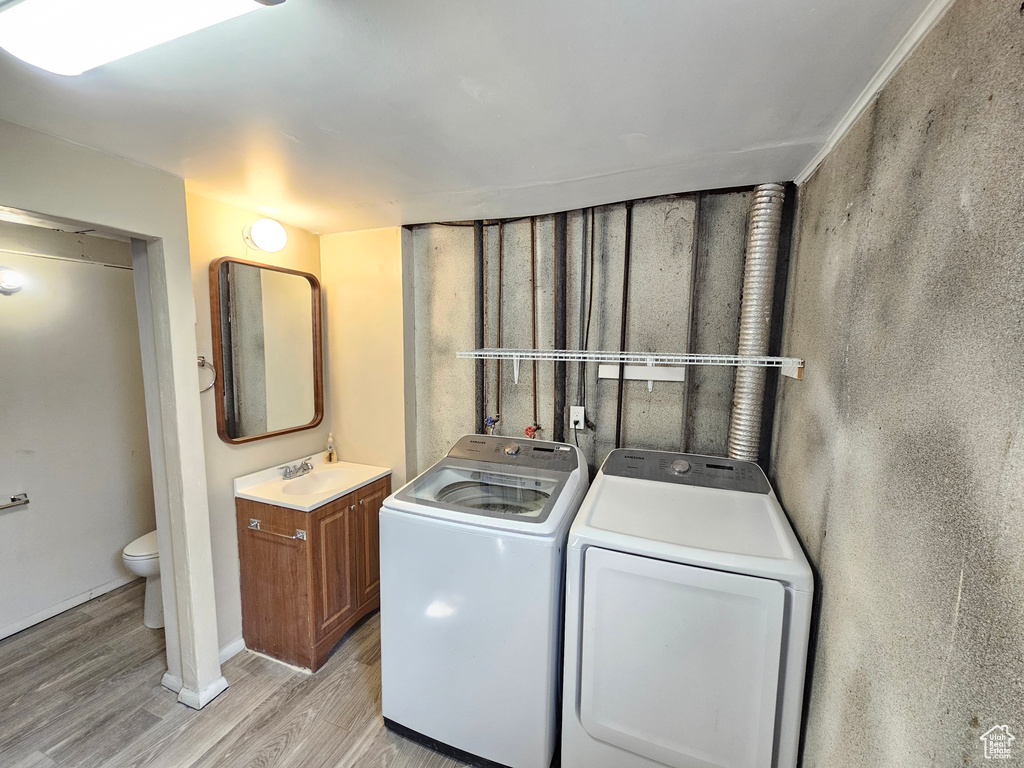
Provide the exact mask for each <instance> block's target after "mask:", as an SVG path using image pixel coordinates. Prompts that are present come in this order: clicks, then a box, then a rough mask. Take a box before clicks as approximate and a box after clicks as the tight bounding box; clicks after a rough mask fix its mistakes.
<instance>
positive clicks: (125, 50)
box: [0, 0, 284, 75]
mask: <svg viewBox="0 0 1024 768" xmlns="http://www.w3.org/2000/svg"><path fill="white" fill-rule="evenodd" d="M283 2H284V0H276V1H275V0H173V2H169V1H168V0H163V1H162V2H154V1H153V0H88V2H84V1H83V0H21V2H17V1H16V2H14V3H9V4H6V5H5V4H4V3H2V2H0V48H3V49H4V50H5V51H7V52H8V53H10V54H12V55H14V56H17V57H18V58H19V59H21V60H22V61H24V62H27V63H28V64H31V65H32V66H34V67H39V68H40V69H45V70H46V71H47V72H53V73H54V74H57V75H80V74H82V73H83V72H87V71H89V70H90V69H93V68H95V67H98V66H101V65H103V64H108V63H110V62H111V61H116V60H117V59H123V58H124V57H125V56H130V55H131V54H133V53H138V52H139V51H144V50H146V49H147V48H153V47H154V46H157V45H160V44H161V43H166V42H167V41H169V40H174V39H175V38H178V37H182V36H184V35H187V34H190V33H192V32H197V31H199V30H200V29H205V28H206V27H212V26H213V25H214V24H219V23H220V22H222V21H227V20H228V19H234V18H236V17H238V16H242V15H243V14H246V13H249V12H251V11H255V10H257V9H258V8H260V7H261V6H264V5H279V4H280V3H283Z"/></svg>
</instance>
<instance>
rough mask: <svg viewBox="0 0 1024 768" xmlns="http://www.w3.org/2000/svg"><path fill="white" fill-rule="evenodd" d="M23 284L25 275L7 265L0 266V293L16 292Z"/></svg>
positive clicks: (9, 293) (7, 294) (6, 294)
mask: <svg viewBox="0 0 1024 768" xmlns="http://www.w3.org/2000/svg"><path fill="white" fill-rule="evenodd" d="M23 285H25V276H24V275H23V274H21V272H15V271H14V270H13V269H8V268H7V267H0V293H2V294H3V295H4V296H10V295H11V294H12V293H17V292H18V291H20V290H21V288H22V286H23Z"/></svg>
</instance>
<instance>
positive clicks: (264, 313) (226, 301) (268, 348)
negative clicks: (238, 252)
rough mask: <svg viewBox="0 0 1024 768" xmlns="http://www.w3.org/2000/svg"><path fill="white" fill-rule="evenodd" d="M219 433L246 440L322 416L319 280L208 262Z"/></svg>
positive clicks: (228, 261)
mask: <svg viewBox="0 0 1024 768" xmlns="http://www.w3.org/2000/svg"><path fill="white" fill-rule="evenodd" d="M210 320H211V325H212V328H213V361H214V365H215V366H216V368H217V372H218V374H219V375H218V376H217V380H216V386H215V392H216V399H217V434H219V435H220V438H221V440H223V441H224V442H226V443H232V444H236V445H237V444H240V443H249V442H252V441H253V440H263V439H265V438H268V437H276V436H277V435H286V434H288V433H289V432H298V431H299V430H302V429H312V428H313V427H315V426H317V425H318V424H319V423H320V422H321V421H323V418H324V384H323V382H324V371H323V338H322V332H321V318H320V281H319V280H317V278H316V276H315V275H311V274H309V273H308V272H299V271H296V270H294V269H285V268H284V267H273V266H270V265H269V264H259V263H257V262H253V261H244V260H242V259H233V258H229V257H225V258H222V259H217V260H216V261H214V262H213V263H212V264H211V265H210Z"/></svg>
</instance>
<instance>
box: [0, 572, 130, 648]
mask: <svg viewBox="0 0 1024 768" xmlns="http://www.w3.org/2000/svg"><path fill="white" fill-rule="evenodd" d="M138 578H139V577H138V576H136V575H135V574H129V575H128V576H118V577H117V578H116V579H114V580H113V581H108V582H107V583H106V584H101V585H100V586H98V587H93V588H92V589H89V590H86V591H85V592H81V593H79V594H77V595H75V596H74V597H69V598H68V599H67V600H62V601H61V602H59V603H57V604H56V605H51V606H50V607H49V608H45V609H43V610H41V611H39V612H37V613H33V614H32V615H31V616H26V617H24V618H22V619H18V620H17V621H12V622H11V623H10V624H7V625H5V626H4V627H0V640H3V639H4V638H5V637H10V636H11V635H14V634H17V633H18V632H21V631H22V630H24V629H28V628H29V627H32V626H35V625H36V624H39V623H40V622H43V621H46V620H47V619H52V618H53V617H54V616H56V615H57V614H59V613H64V611H69V610H71V609H72V608H74V607H76V606H79V605H81V604H82V603H87V602H89V601H90V600H92V599H93V598H94V597H99V596H100V595H105V594H106V593H107V592H112V591H113V590H115V589H117V588H118V587H123V586H124V585H125V584H130V583H131V582H133V581H135V580H136V579H138ZM139 621H142V617H141V615H140V616H139Z"/></svg>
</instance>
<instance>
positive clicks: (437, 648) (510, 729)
mask: <svg viewBox="0 0 1024 768" xmlns="http://www.w3.org/2000/svg"><path fill="white" fill-rule="evenodd" d="M588 479H589V478H588V472H587V464H586V461H585V460H584V459H583V456H582V454H581V453H580V451H579V449H577V448H575V447H572V446H569V445H565V444H562V443H551V442H544V441H540V440H523V441H521V442H517V441H515V440H512V439H509V438H504V437H495V436H487V435H468V436H466V437H464V438H462V439H461V440H459V442H458V443H457V444H456V445H455V447H454V448H452V450H451V451H450V452H449V453H448V455H447V456H446V457H445V458H444V459H442V460H441V461H440V462H438V463H437V464H435V465H434V466H433V467H431V468H430V469H428V470H427V471H426V472H424V473H423V474H422V475H420V476H419V477H418V478H416V479H415V480H413V481H412V482H410V483H409V484H407V485H406V486H405V487H403V488H402V489H400V490H399V491H398V492H397V493H395V494H394V495H392V496H391V497H389V498H388V499H387V500H386V501H385V502H384V507H383V509H382V510H381V513H380V558H381V562H380V585H381V586H380V590H381V591H380V594H381V681H382V689H383V690H382V694H383V696H382V704H383V712H384V720H385V724H386V725H387V726H388V727H389V728H391V729H392V730H394V731H396V732H398V733H400V734H403V735H405V736H408V737H411V738H414V739H416V740H418V741H420V742H422V743H425V744H427V745H429V746H431V747H433V748H434V749H437V750H439V751H442V752H446V753H448V754H451V755H453V756H455V757H458V758H461V759H463V760H465V761H467V762H471V763H473V764H474V765H488V766H508V768H549V766H550V765H551V760H552V756H553V754H554V751H555V747H556V745H557V742H558V733H557V715H558V701H559V693H560V690H559V664H560V660H561V636H562V625H563V624H562V594H563V589H562V587H563V583H562V577H563V572H564V557H565V542H566V536H567V534H568V530H569V525H570V524H571V522H572V519H573V516H574V515H575V513H576V511H577V510H578V509H579V505H580V503H581V502H582V501H583V497H584V495H585V494H586V491H587V485H588Z"/></svg>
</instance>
